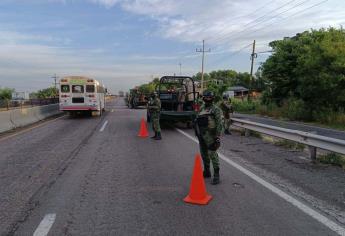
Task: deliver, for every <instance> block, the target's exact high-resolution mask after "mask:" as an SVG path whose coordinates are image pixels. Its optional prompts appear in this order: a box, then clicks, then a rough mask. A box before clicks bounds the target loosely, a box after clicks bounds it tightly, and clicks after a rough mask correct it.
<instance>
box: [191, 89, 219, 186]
mask: <svg viewBox="0 0 345 236" xmlns="http://www.w3.org/2000/svg"><path fill="white" fill-rule="evenodd" d="M203 101H204V104H203V105H202V106H201V108H200V112H199V113H198V115H197V118H196V122H195V133H196V135H197V137H198V139H199V145H200V153H201V156H202V160H203V163H204V172H203V175H204V177H205V178H210V177H211V171H210V161H212V165H213V169H214V176H213V179H212V184H214V185H215V184H218V183H219V158H218V154H217V149H218V148H219V147H220V135H221V133H222V111H221V109H220V108H219V107H218V106H216V105H215V104H214V93H213V92H211V91H205V92H204V93H203Z"/></svg>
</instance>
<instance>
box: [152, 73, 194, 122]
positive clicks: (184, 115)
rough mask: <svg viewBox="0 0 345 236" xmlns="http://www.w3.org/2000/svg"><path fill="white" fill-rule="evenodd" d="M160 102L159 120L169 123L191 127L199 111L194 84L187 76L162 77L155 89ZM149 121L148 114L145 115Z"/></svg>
mask: <svg viewBox="0 0 345 236" xmlns="http://www.w3.org/2000/svg"><path fill="white" fill-rule="evenodd" d="M156 91H157V93H158V96H159V98H160V100H161V114H160V120H161V121H162V122H164V121H168V122H169V123H171V122H172V123H174V122H182V123H186V124H187V126H191V125H192V122H193V120H194V118H195V117H196V114H197V111H198V109H199V104H198V102H197V99H198V97H199V93H198V92H196V90H195V83H194V80H193V79H192V78H191V77H187V76H163V77H162V78H161V79H160V82H159V84H158V85H157V87H156ZM147 120H148V121H150V120H151V119H150V114H149V112H148V113H147Z"/></svg>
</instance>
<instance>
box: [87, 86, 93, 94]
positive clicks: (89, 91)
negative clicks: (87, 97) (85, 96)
mask: <svg viewBox="0 0 345 236" xmlns="http://www.w3.org/2000/svg"><path fill="white" fill-rule="evenodd" d="M86 92H87V93H94V92H95V86H94V85H86Z"/></svg>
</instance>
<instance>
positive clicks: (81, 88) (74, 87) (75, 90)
mask: <svg viewBox="0 0 345 236" xmlns="http://www.w3.org/2000/svg"><path fill="white" fill-rule="evenodd" d="M83 92H84V86H83V85H72V93H83Z"/></svg>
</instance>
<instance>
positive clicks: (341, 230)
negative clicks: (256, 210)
mask: <svg viewBox="0 0 345 236" xmlns="http://www.w3.org/2000/svg"><path fill="white" fill-rule="evenodd" d="M176 130H177V131H178V132H179V133H181V134H183V135H184V136H186V137H187V138H189V139H191V140H193V141H194V142H196V143H199V141H198V139H196V138H195V137H193V136H191V135H189V134H187V133H186V132H184V131H182V130H180V129H176ZM218 155H219V157H220V158H221V159H222V160H223V161H225V162H226V163H228V164H230V165H231V166H233V167H234V168H236V169H237V170H239V171H241V172H242V173H243V174H245V175H247V176H248V177H249V178H251V179H253V180H255V181H256V182H257V183H259V184H261V185H262V186H264V187H265V188H267V189H269V190H270V191H272V192H273V193H275V194H277V195H278V196H279V197H281V198H283V199H284V200H285V201H287V202H289V203H291V204H292V205H294V206H295V207H297V208H298V209H300V210H301V211H303V212H304V213H306V214H307V215H309V216H311V217H312V218H314V219H315V220H317V221H319V222H320V223H321V224H323V225H325V226H326V227H328V228H329V229H331V230H332V231H334V232H336V233H337V234H339V235H341V236H345V228H343V227H342V226H340V225H339V224H337V223H335V222H334V221H332V220H330V219H328V218H327V217H325V216H323V215H321V214H320V213H318V212H317V211H315V210H313V209H312V208H310V207H309V206H307V205H305V204H303V203H302V202H300V201H298V200H297V199H296V198H294V197H292V196H290V195H289V194H287V193H285V192H283V191H282V190H280V189H278V188H277V187H275V186H274V185H272V184H270V183H268V182H267V181H265V180H264V179H262V178H260V177H259V176H257V175H255V174H254V173H252V172H250V171H249V170H247V169H246V168H244V167H242V166H241V165H239V164H237V163H235V162H234V161H232V160H230V159H229V158H228V157H226V156H224V155H223V154H221V153H219V152H218Z"/></svg>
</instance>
